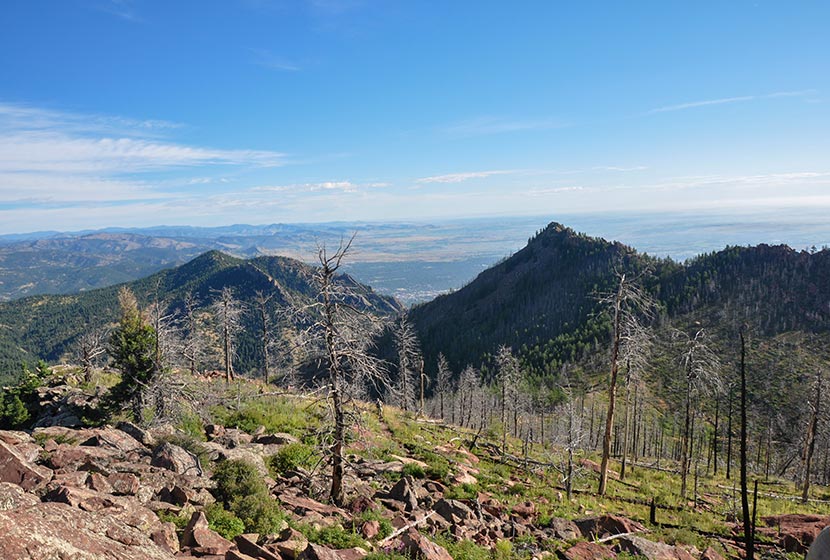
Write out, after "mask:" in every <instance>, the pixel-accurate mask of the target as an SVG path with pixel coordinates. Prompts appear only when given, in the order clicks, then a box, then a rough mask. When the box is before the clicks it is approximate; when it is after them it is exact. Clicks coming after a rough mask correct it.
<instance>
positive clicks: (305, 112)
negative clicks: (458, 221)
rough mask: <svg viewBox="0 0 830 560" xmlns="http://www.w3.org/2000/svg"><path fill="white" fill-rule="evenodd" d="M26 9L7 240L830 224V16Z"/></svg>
mask: <svg viewBox="0 0 830 560" xmlns="http://www.w3.org/2000/svg"><path fill="white" fill-rule="evenodd" d="M0 13H2V18H0V75H2V76H3V79H0V233H9V232H20V231H32V230H42V229H64V230H71V229H83V228H93V227H106V226H147V225H158V224H194V225H221V224H230V223H240V222H242V223H270V222H314V221H331V220H373V221H383V220H430V219H439V218H446V217H464V216H488V215H510V214H516V215H520V214H527V215H541V214H544V215H548V216H553V217H555V216H556V215H557V214H560V213H561V214H567V213H580V212H619V211H627V210H632V211H634V210H636V211H640V212H650V211H654V212H665V211H672V210H681V209H682V210H688V209H691V210H698V211H701V212H706V211H715V210H717V211H720V212H723V211H724V210H734V211H735V212H738V211H748V210H752V209H753V208H762V209H764V210H769V209H771V208H772V209H775V208H788V209H792V208H798V207H810V208H813V209H815V208H820V207H827V208H828V210H830V190H828V189H829V188H830V161H828V157H827V154H828V153H830V134H828V124H830V110H829V108H828V92H830V62H828V61H830V56H829V55H830V33H827V24H828V21H830V5H828V4H827V3H826V2H818V1H816V2H808V1H804V2H800V1H798V2H792V1H756V2H743V1H739V0H730V1H728V2H724V1H717V2H707V1H694V2H692V1H679V0H678V1H665V0H664V1H660V2H646V1H643V2H617V1H610V0H609V1H608V2H591V1H584V2H559V1H544V2H530V1H528V2H489V1H477V2H461V1H459V2H446V1H441V2H397V1H391V0H390V1H375V0H308V1H303V0H297V1H293V2H292V1H276V0H273V1H271V0H236V1H234V0H227V1H222V2H220V1H218V0H216V1H212V0H211V1H195V0H194V1H184V0H182V1H176V2H167V1H160V0H159V1H149V0H132V1H131V0H60V1H58V0H53V1H38V0H11V1H9V2H5V3H4V4H3V6H2V8H0Z"/></svg>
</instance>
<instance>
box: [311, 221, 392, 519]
mask: <svg viewBox="0 0 830 560" xmlns="http://www.w3.org/2000/svg"><path fill="white" fill-rule="evenodd" d="M353 240H354V237H352V238H351V239H350V240H349V241H348V242H347V243H343V242H341V244H340V246H339V248H338V249H337V251H335V252H334V253H333V254H329V253H328V252H327V251H326V247H325V246H321V247H320V248H319V249H318V252H317V258H318V260H319V263H320V267H319V268H318V269H317V271H316V272H315V283H316V289H317V296H316V300H315V301H314V302H313V303H311V304H310V305H308V306H307V307H306V308H305V309H303V310H302V311H303V314H304V315H306V316H307V317H308V326H307V328H306V329H305V330H304V331H303V335H304V336H303V341H304V346H305V350H306V355H307V358H308V359H309V360H314V361H315V362H317V363H319V364H323V365H324V367H325V372H326V382H327V385H328V390H329V392H328V398H329V402H330V403H331V410H332V416H333V424H334V425H333V442H332V446H331V490H330V492H329V498H330V500H331V501H332V502H333V503H334V504H337V505H342V504H343V502H344V496H345V492H344V488H343V477H344V469H345V461H344V449H345V445H346V425H347V415H348V411H347V407H348V406H349V404H350V403H351V401H352V399H353V397H354V392H355V391H356V390H359V389H361V388H363V387H365V386H366V385H367V384H368V385H372V386H374V387H375V388H376V389H379V388H381V387H388V386H389V375H388V372H387V370H386V368H385V367H384V362H382V361H381V360H379V359H378V358H376V357H375V356H373V355H372V354H371V352H370V350H371V349H372V348H373V347H374V344H375V339H376V338H377V336H378V335H380V333H381V332H382V331H383V329H384V328H385V322H384V320H383V319H382V318H380V317H377V316H375V315H373V314H371V313H369V312H368V311H365V310H364V309H362V308H361V307H360V306H359V302H360V301H361V297H360V294H359V293H358V292H357V289H356V288H355V287H354V283H353V282H351V281H340V282H338V281H337V278H338V274H337V272H338V270H339V269H340V266H341V264H342V262H343V259H344V258H345V257H346V255H347V254H348V252H349V249H350V247H351V245H352V241H353ZM347 280H348V279H347Z"/></svg>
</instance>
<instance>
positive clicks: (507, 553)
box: [493, 539, 513, 560]
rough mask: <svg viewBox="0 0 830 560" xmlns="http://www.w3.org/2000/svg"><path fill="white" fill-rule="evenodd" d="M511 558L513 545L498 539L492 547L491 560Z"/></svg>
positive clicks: (507, 559)
mask: <svg viewBox="0 0 830 560" xmlns="http://www.w3.org/2000/svg"><path fill="white" fill-rule="evenodd" d="M511 558H513V543H511V542H510V541H508V540H504V539H499V540H498V541H496V546H494V547H493V560H511Z"/></svg>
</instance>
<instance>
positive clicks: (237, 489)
mask: <svg viewBox="0 0 830 560" xmlns="http://www.w3.org/2000/svg"><path fill="white" fill-rule="evenodd" d="M213 480H215V481H216V492H215V496H216V499H217V500H219V501H220V502H222V503H224V504H225V506H230V504H231V503H232V502H233V501H234V500H235V499H236V498H239V497H241V496H250V495H257V494H265V495H268V488H266V486H265V483H264V482H263V481H262V476H261V475H260V474H259V472H257V469H256V467H255V466H254V465H252V464H251V463H248V462H246V461H240V460H229V461H222V462H221V463H219V464H218V465H217V466H216V469H215V470H214V472H213Z"/></svg>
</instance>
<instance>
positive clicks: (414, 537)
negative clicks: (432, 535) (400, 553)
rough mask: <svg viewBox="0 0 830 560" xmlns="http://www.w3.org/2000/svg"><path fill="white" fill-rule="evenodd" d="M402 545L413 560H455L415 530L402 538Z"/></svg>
mask: <svg viewBox="0 0 830 560" xmlns="http://www.w3.org/2000/svg"><path fill="white" fill-rule="evenodd" d="M401 543H402V544H403V546H404V549H405V550H406V552H408V553H409V554H410V555H411V557H412V558H421V559H423V560H453V558H452V556H450V553H449V552H447V549H446V548H444V547H443V546H441V545H439V544H436V543H434V542H432V541H431V540H429V539H428V538H426V537H425V536H424V535H422V534H421V533H419V532H418V531H417V530H415V529H411V530H409V531H408V532H407V533H404V534H403V535H402V536H401Z"/></svg>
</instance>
